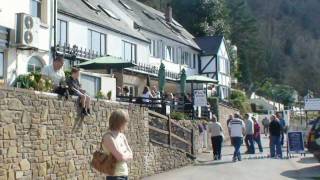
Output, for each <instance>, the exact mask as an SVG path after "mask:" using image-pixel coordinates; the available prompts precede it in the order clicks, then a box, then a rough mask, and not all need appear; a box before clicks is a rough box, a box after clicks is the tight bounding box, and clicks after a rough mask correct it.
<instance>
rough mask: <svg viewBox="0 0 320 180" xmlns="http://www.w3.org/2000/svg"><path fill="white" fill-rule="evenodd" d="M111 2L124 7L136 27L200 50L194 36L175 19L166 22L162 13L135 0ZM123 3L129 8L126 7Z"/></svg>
mask: <svg viewBox="0 0 320 180" xmlns="http://www.w3.org/2000/svg"><path fill="white" fill-rule="evenodd" d="M113 2H114V4H116V5H118V6H119V8H121V9H124V11H125V12H126V13H127V15H129V16H130V17H131V18H133V19H134V22H135V23H136V26H137V28H141V29H143V30H145V31H148V32H151V33H154V34H157V35H160V36H163V37H166V38H169V39H171V40H174V41H177V42H179V43H182V44H185V45H187V46H190V47H192V48H195V49H197V50H200V48H199V46H198V45H197V44H196V43H195V41H194V40H193V39H194V36H193V35H192V34H190V33H189V32H188V31H187V30H186V29H185V28H183V26H182V25H180V24H179V23H178V22H176V21H175V20H173V23H171V24H168V23H167V22H166V20H165V16H164V13H162V12H160V11H158V10H155V9H153V8H152V7H149V6H146V5H144V4H143V3H141V2H138V1H136V0H113ZM123 3H124V4H125V5H127V6H128V7H129V8H130V9H128V8H126V7H125V5H123ZM142 33H143V32H142Z"/></svg>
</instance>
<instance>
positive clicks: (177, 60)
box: [176, 47, 183, 64]
mask: <svg viewBox="0 0 320 180" xmlns="http://www.w3.org/2000/svg"><path fill="white" fill-rule="evenodd" d="M176 56H177V57H176V63H177V64H179V63H180V64H183V62H182V48H181V47H178V48H177V55H176Z"/></svg>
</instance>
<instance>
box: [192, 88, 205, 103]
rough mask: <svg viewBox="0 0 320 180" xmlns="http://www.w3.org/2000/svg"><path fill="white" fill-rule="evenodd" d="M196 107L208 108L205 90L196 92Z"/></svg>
mask: <svg viewBox="0 0 320 180" xmlns="http://www.w3.org/2000/svg"><path fill="white" fill-rule="evenodd" d="M193 93H194V105H195V106H207V95H206V92H205V90H194V91H193Z"/></svg>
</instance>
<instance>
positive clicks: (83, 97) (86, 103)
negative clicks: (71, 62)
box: [67, 68, 91, 116]
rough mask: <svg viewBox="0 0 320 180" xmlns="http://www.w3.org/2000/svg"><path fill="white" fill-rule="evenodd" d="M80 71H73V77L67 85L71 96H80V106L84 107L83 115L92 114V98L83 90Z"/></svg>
mask: <svg viewBox="0 0 320 180" xmlns="http://www.w3.org/2000/svg"><path fill="white" fill-rule="evenodd" d="M79 77H80V71H79V69H78V68H72V69H71V77H69V78H68V79H67V84H68V87H69V92H70V94H71V95H74V96H79V98H80V104H81V107H82V112H81V113H82V115H85V116H86V115H89V114H90V101H91V100H90V96H89V95H87V94H86V91H85V90H84V89H81V85H80V82H79Z"/></svg>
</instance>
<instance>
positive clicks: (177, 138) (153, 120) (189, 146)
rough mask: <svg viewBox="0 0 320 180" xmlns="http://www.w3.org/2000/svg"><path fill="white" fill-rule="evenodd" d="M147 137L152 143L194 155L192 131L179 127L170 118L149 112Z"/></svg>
mask: <svg viewBox="0 0 320 180" xmlns="http://www.w3.org/2000/svg"><path fill="white" fill-rule="evenodd" d="M149 135H150V141H151V142H153V143H157V144H161V145H164V146H167V147H169V148H173V149H178V150H181V151H183V152H185V153H188V154H189V155H192V156H193V155H194V130H193V129H188V128H186V127H183V126H181V125H179V124H178V123H176V122H174V121H173V120H172V119H171V118H170V116H164V115H162V114H159V113H157V112H154V111H150V110H149Z"/></svg>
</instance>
